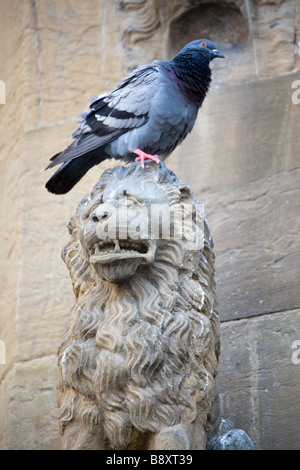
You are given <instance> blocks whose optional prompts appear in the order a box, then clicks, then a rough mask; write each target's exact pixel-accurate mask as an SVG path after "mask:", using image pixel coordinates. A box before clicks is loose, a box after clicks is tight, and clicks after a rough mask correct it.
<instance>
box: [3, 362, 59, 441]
mask: <svg viewBox="0 0 300 470" xmlns="http://www.w3.org/2000/svg"><path fill="white" fill-rule="evenodd" d="M57 383H58V368H57V358H56V356H45V357H43V358H40V359H33V360H31V361H27V362H22V363H17V364H16V366H15V369H14V374H13V379H12V381H11V384H10V387H11V397H10V406H9V420H10V426H9V432H8V449H13V450H37V449H39V450H43V449H44V450H45V449H47V450H54V449H60V436H59V431H58V424H57V390H56V389H57Z"/></svg>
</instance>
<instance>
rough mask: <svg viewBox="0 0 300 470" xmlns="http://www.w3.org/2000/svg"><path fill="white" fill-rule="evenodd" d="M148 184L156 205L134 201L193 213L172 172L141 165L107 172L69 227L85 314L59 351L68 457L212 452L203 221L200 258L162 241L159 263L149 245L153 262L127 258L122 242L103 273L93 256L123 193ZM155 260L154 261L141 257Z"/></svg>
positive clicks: (213, 337)
mask: <svg viewBox="0 0 300 470" xmlns="http://www.w3.org/2000/svg"><path fill="white" fill-rule="evenodd" d="M145 182H146V183H147V182H151V183H153V182H154V186H153V185H152V184H151V185H150V186H149V188H150V189H149V192H150V193H151V197H150V196H149V194H147V192H145V191H144V193H143V194H144V196H143V197H142V200H141V196H140V195H139V194H138V195H137V196H136V195H134V197H135V196H136V199H135V200H138V201H139V202H138V204H148V203H149V197H150V202H151V203H153V200H154V199H153V198H155V197H156V195H157V194H156V193H159V197H158V199H159V198H160V197H161V192H163V193H164V194H165V196H166V198H167V201H168V204H169V206H170V207H173V208H174V210H175V211H179V210H182V208H183V207H184V205H186V206H189V207H190V206H191V204H194V203H195V200H194V198H193V195H192V193H191V191H190V190H189V188H188V187H186V186H185V185H183V184H182V183H181V182H180V181H179V180H178V179H177V178H176V177H175V175H171V174H170V173H169V172H168V170H167V169H166V167H165V166H164V165H160V166H159V167H158V166H157V165H156V164H149V165H147V166H146V169H145V170H144V171H143V170H141V169H140V168H139V166H138V165H136V164H132V165H130V166H129V167H128V168H126V169H124V168H123V167H117V168H114V169H112V170H108V171H106V172H105V173H104V174H103V175H102V177H101V179H100V181H99V183H98V184H97V185H96V186H95V188H94V190H93V192H92V194H91V196H90V197H89V198H86V199H84V200H83V201H82V202H81V203H80V204H79V207H78V209H77V213H76V215H75V217H73V218H72V219H71V221H70V224H69V230H70V233H71V239H70V241H69V243H68V244H67V246H66V247H65V249H64V250H63V259H64V261H65V262H66V264H67V266H68V268H69V270H70V274H71V278H72V281H73V289H74V293H75V296H76V302H75V305H74V307H73V309H72V311H71V313H70V318H69V325H68V332H67V335H66V338H65V340H64V341H63V343H62V344H61V346H60V348H59V368H60V385H59V401H60V418H59V419H60V424H61V432H62V434H63V446H64V448H66V449H68V448H73V449H192V448H193V449H201V448H205V445H206V438H207V433H208V431H209V426H210V420H211V413H212V407H213V403H214V396H215V376H216V373H217V365H218V357H219V317H218V312H217V307H216V297H215V285H214V267H213V263H214V255H213V250H212V248H213V247H212V240H211V236H210V234H209V230H208V228H207V225H206V223H205V221H203V225H202V228H203V233H202V240H203V243H202V246H201V247H200V249H190V248H189V246H188V243H187V241H186V240H185V239H180V240H179V239H176V240H175V239H162V238H159V239H156V240H150V242H151V250H152V251H151V250H150V248H149V246H150V242H147V243H148V245H147V249H146V248H145V249H143V250H141V249H140V247H139V246H138V245H134V246H135V249H136V250H137V249H139V250H140V252H141V253H142V254H140V253H137V254H135V253H134V250H131V251H130V252H129V250H127V251H126V250H125V249H124V251H123V250H121V249H120V248H119V243H117V242H116V241H114V243H115V244H114V245H113V246H112V247H110V248H109V249H110V251H109V250H108V251H106V252H104V253H103V254H101V256H102V261H101V259H100V258H99V259H100V261H101V262H100V261H99V260H98V258H97V257H96V258H95V255H91V253H94V252H95V248H93V246H95V243H96V240H97V236H98V237H99V224H100V225H101V223H103V221H102V219H101V218H100V217H99V216H98V218H97V217H96V216H95V214H99V210H100V209H101V207H102V206H103V204H105V203H108V202H109V203H112V201H115V200H116V195H118V194H119V189H121V190H122V191H123V193H122V194H125V193H124V191H126V194H128V193H129V192H130V194H131V199H133V196H132V193H133V191H134V189H132V188H134V185H136V187H141V185H143V183H145ZM146 186H147V184H146V185H145V184H144V188H145V187H146ZM136 192H137V193H138V191H137V190H136ZM158 199H156V200H158ZM113 204H115V202H113ZM122 210H123V209H122V207H121V209H119V208H117V211H118V213H120V212H121V211H122ZM97 211H98V212H97ZM103 219H104V218H103ZM93 224H94V225H93ZM96 228H97V229H96ZM100 228H101V227H100ZM97 230H98V234H97V236H96V231H97ZM196 230H201V228H199V227H196ZM116 243H117V244H116ZM97 246H100V245H97ZM108 247H109V245H108ZM116 247H117V248H116ZM98 250H100V248H98ZM147 250H148V253H150V251H151V256H150V255H148V254H143V252H142V251H147ZM119 251H120V253H119ZM107 253H109V257H110V258H109V259H108V261H107V262H105V263H103V259H104V257H105V256H106V257H107V256H108V254H107ZM124 253H125V254H126V256H125V254H124ZM93 256H94V258H93ZM99 256H100V255H99ZM122 256H123V258H122ZM135 256H136V257H135ZM93 259H96V261H95V262H94V263H93V262H92V260H93ZM105 259H106V258H105Z"/></svg>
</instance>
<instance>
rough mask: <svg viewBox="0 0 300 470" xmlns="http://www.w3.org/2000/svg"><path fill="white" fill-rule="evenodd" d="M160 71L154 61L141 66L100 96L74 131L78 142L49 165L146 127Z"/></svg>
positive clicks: (51, 165) (70, 158) (74, 156)
mask: <svg viewBox="0 0 300 470" xmlns="http://www.w3.org/2000/svg"><path fill="white" fill-rule="evenodd" d="M158 72H159V69H158V67H157V66H156V65H154V64H153V65H152V64H150V65H146V66H143V67H139V68H137V69H136V70H134V71H133V72H132V73H131V74H130V75H128V76H127V77H126V78H124V80H122V81H121V82H120V83H119V84H118V85H117V86H116V87H115V88H114V89H113V90H112V91H111V92H110V93H108V94H104V95H101V96H99V97H97V98H96V99H95V100H94V101H93V102H92V103H91V105H90V111H88V112H87V113H84V114H83V115H81V120H80V122H79V126H78V129H77V130H76V131H75V132H74V133H73V134H72V137H73V138H74V141H73V142H72V143H71V145H69V147H67V148H66V149H65V150H64V151H63V152H61V153H59V154H57V155H54V156H53V157H52V158H51V160H52V162H51V163H50V165H49V166H48V168H51V167H53V166H55V165H58V164H59V163H63V162H66V161H69V160H73V159H74V158H77V157H80V156H82V155H84V154H86V153H88V152H90V151H92V150H95V149H97V148H99V147H103V146H104V145H106V144H108V143H109V142H111V141H112V140H114V139H116V138H118V137H119V136H120V135H122V134H124V133H125V132H127V131H129V130H132V129H135V128H138V127H140V126H143V125H144V124H145V123H146V122H147V121H148V119H149V111H150V105H151V99H152V97H153V95H154V93H155V89H156V85H155V82H156V81H157V77H158Z"/></svg>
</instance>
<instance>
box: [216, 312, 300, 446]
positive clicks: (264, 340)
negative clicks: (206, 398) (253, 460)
mask: <svg viewBox="0 0 300 470" xmlns="http://www.w3.org/2000/svg"><path fill="white" fill-rule="evenodd" d="M299 320H300V311H299V309H297V310H291V311H287V312H284V313H277V314H273V315H264V316H261V317H256V318H252V319H249V320H240V321H237V322H226V323H224V324H223V325H222V328H221V343H222V348H221V359H220V365H219V374H218V383H219V391H220V398H221V410H222V414H223V415H224V416H225V417H227V416H228V417H230V419H231V420H232V421H233V423H234V426H235V427H238V428H241V429H243V430H244V431H245V432H246V433H247V434H248V435H249V436H250V438H251V439H252V441H253V443H254V445H255V447H256V448H257V449H269V450H270V449H281V450H284V449H295V450H296V449H299V441H300V428H299V419H300V411H299V410H300V395H299V383H300V365H299V364H294V363H293V361H292V355H293V353H294V352H295V349H294V348H293V342H294V341H296V340H299V339H300V326H299V325H300V322H299ZM282 429H284V432H283V431H282Z"/></svg>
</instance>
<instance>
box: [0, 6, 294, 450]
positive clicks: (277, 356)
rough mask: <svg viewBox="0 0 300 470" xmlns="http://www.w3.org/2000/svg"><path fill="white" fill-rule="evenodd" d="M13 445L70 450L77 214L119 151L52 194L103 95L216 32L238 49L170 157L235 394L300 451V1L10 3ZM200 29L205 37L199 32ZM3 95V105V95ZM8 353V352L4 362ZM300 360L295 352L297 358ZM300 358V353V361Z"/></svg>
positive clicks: (0, 373) (235, 412) (1, 58)
mask: <svg viewBox="0 0 300 470" xmlns="http://www.w3.org/2000/svg"><path fill="white" fill-rule="evenodd" d="M1 7H2V8H1V19H0V24H1V27H0V42H1V45H2V47H1V51H0V64H1V69H0V73H1V76H0V79H1V80H3V81H4V82H5V85H6V104H1V105H0V114H1V142H2V146H1V152H0V168H1V171H0V181H1V182H0V201H1V202H0V217H1V226H0V230H1V246H0V259H1V272H0V279H1V295H0V308H1V318H0V340H1V341H3V342H4V344H5V349H6V357H5V364H1V363H0V401H1V408H0V448H4V449H6V448H8V449H56V448H59V447H60V438H59V434H58V427H57V421H56V413H57V410H56V399H57V392H56V386H57V382H58V371H57V365H56V349H57V346H58V344H59V342H60V339H61V337H62V332H63V328H64V326H65V324H66V316H67V314H68V312H69V310H70V308H71V306H72V304H73V293H72V289H71V284H70V279H69V276H68V272H67V270H66V268H65V266H64V264H63V262H62V261H61V259H60V251H61V248H62V246H63V245H64V244H65V242H66V241H67V239H68V233H67V229H66V223H67V220H68V218H69V216H70V215H71V214H73V213H74V211H75V208H76V206H77V203H78V201H79V200H80V199H81V198H82V197H83V196H84V195H85V194H88V193H89V191H90V189H91V187H92V186H93V184H94V183H95V182H96V181H97V180H98V179H99V176H100V173H101V172H102V171H103V170H104V169H105V168H107V167H109V166H111V165H112V164H114V163H112V162H107V163H105V164H102V165H101V167H97V168H94V169H93V170H91V171H90V172H89V173H88V174H87V175H86V177H85V178H84V179H83V180H82V181H81V182H80V183H79V184H78V185H77V186H76V187H75V189H74V190H73V191H71V193H69V194H67V195H66V196H57V197H55V196H53V195H51V194H49V193H47V191H46V190H45V189H44V184H45V182H46V180H47V179H48V177H49V173H48V172H44V168H45V166H46V165H47V164H48V160H49V157H50V156H52V155H53V154H54V153H57V152H58V151H60V150H62V149H63V148H64V147H65V146H66V145H67V144H68V143H69V142H70V134H71V132H72V131H73V130H74V128H75V125H76V121H77V118H76V116H78V115H79V114H80V113H81V112H83V111H84V110H85V109H86V107H87V106H88V104H89V100H90V98H92V97H94V96H96V95H98V94H99V93H101V92H104V91H108V90H110V89H111V88H112V86H114V85H115V84H116V83H118V81H119V80H120V79H121V78H122V77H123V76H124V75H125V74H126V73H128V71H129V70H131V69H132V68H133V67H134V66H136V65H138V64H142V63H146V62H149V61H151V60H152V59H153V58H161V59H165V58H169V57H171V56H172V55H173V54H174V53H176V52H177V51H178V50H179V49H180V48H181V46H182V45H183V44H185V43H186V42H189V41H190V40H193V39H195V38H197V37H198V36H199V34H200V35H201V36H202V37H209V38H210V39H212V40H214V42H216V44H217V46H218V48H219V50H220V51H222V52H223V53H224V54H225V55H226V60H225V61H215V63H213V75H214V81H213V85H212V87H211V91H210V93H209V96H208V98H207V99H206V101H205V103H204V105H203V108H202V110H201V111H200V113H199V118H198V121H197V123H196V126H195V129H194V131H193V133H192V134H191V135H190V136H189V137H188V138H187V140H186V141H185V142H184V143H183V144H182V145H181V147H180V148H179V149H177V150H176V151H175V152H174V154H173V155H172V156H171V157H170V158H169V159H168V161H167V164H168V166H169V168H172V169H173V170H174V172H175V173H176V175H177V176H178V177H179V178H180V179H182V180H183V181H185V182H186V183H188V184H189V185H190V186H191V187H192V189H193V191H194V192H195V195H196V197H197V198H198V200H200V202H202V203H203V204H204V205H205V211H206V214H207V217H208V221H209V224H210V229H211V231H212V233H213V237H214V242H215V253H216V257H217V258H216V269H217V290H218V298H219V309H220V314H221V320H222V326H221V328H222V357H221V363H220V372H219V388H220V393H221V405H222V409H223V413H224V414H225V416H226V417H227V418H230V419H231V420H232V421H234V424H235V425H236V427H240V428H242V429H244V430H245V431H246V432H247V433H248V434H249V435H250V436H251V438H252V440H253V441H254V443H255V445H256V446H257V448H258V449H299V448H300V444H299V443H300V425H299V423H300V406H299V405H300V393H299V383H300V382H299V379H300V364H296V363H293V361H292V354H293V353H295V349H293V342H294V341H296V340H300V321H299V320H300V300H299V284H300V255H299V253H300V242H299V236H298V234H299V229H300V217H299V208H300V207H299V206H300V202H299V201H300V184H299V182H300V165H299V159H300V157H299V155H300V132H299V129H300V104H298V105H297V104H294V103H293V102H292V99H291V98H292V94H293V92H294V91H295V90H294V89H293V88H292V83H293V82H294V81H295V80H299V79H300V75H299V66H300V55H299V44H300V37H299V31H300V5H299V1H298V0H286V1H283V0H278V1H276V2H272V1H268V0H222V1H216V0H193V1H191V0H174V1H172V2H169V1H164V0H138V1H137V0H135V1H134V2H133V1H131V0H87V2H82V1H80V0H71V1H67V0H60V1H56V0H54V1H53V0H52V1H50V0H24V1H22V2H21V1H20V0H2V1H1ZM200 31H201V33H199V32H200ZM1 102H2V101H1ZM0 362H1V361H0ZM294 362H295V361H294ZM296 362H297V361H296Z"/></svg>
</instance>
